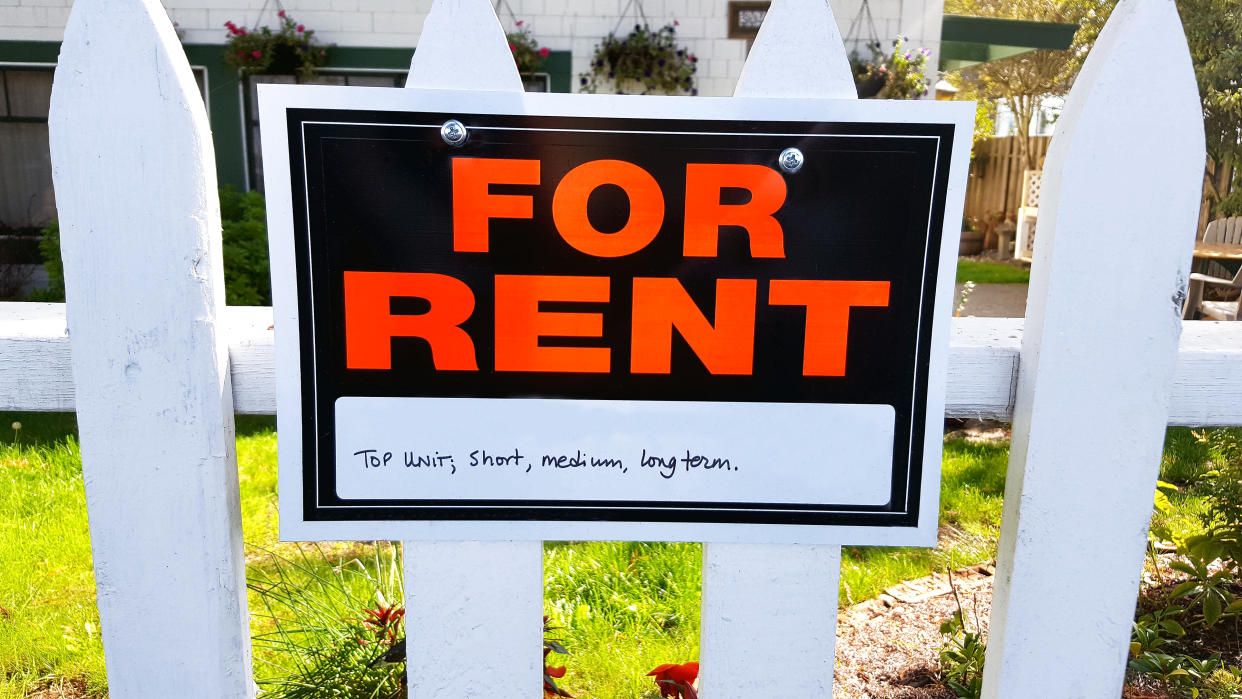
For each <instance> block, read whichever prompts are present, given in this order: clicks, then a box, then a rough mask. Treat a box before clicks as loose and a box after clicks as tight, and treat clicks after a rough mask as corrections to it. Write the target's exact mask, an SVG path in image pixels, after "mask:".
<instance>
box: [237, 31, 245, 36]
mask: <svg viewBox="0 0 1242 699" xmlns="http://www.w3.org/2000/svg"><path fill="white" fill-rule="evenodd" d="M237 33H238V34H239V35H241V36H245V35H246V30H245V29H238V30H237Z"/></svg>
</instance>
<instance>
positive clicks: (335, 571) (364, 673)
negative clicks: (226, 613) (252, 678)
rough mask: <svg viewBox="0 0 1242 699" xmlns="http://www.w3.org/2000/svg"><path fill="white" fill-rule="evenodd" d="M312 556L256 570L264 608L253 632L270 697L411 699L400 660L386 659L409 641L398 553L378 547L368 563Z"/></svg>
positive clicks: (255, 613)
mask: <svg viewBox="0 0 1242 699" xmlns="http://www.w3.org/2000/svg"><path fill="white" fill-rule="evenodd" d="M310 551H311V552H310V553H309V554H308V553H307V549H305V548H298V549H297V551H296V553H294V554H292V555H288V556H286V555H281V554H278V553H276V552H274V551H268V552H267V553H266V558H267V560H266V561H265V563H266V565H265V566H264V567H263V569H261V570H259V569H256V568H254V567H252V568H251V570H250V572H249V583H248V586H249V588H250V590H251V591H252V592H254V593H255V595H257V597H258V599H259V600H260V602H261V607H260V608H259V609H252V610H251V626H252V628H254V627H258V630H257V631H255V632H253V633H252V640H253V643H254V650H255V660H256V663H261V664H263V665H264V666H265V667H263V668H256V669H257V670H258V672H256V675H257V682H258V684H259V686H260V688H262V690H263V696H264V697H270V698H271V699H317V698H319V697H350V698H354V697H357V698H359V699H362V698H365V699H387V698H390V697H392V698H395V697H404V696H405V691H404V686H403V685H404V682H403V679H404V674H405V672H404V669H403V668H402V667H401V665H402V663H401V659H400V658H399V657H398V658H393V659H390V660H389V661H387V662H385V660H384V656H385V655H386V654H388V652H389V651H390V650H391V649H392V648H393V646H394V645H395V644H396V643H397V641H398V640H400V639H401V638H404V635H405V632H404V619H403V617H404V609H403V608H402V606H401V605H402V604H403V600H404V599H405V597H404V592H403V591H402V579H403V575H404V573H403V572H402V571H403V568H402V566H401V553H400V549H399V547H398V546H397V545H395V544H390V543H389V544H377V545H376V546H375V547H373V548H371V549H370V560H369V561H368V562H367V564H364V563H363V562H362V561H361V560H360V559H359V558H356V557H355V558H352V559H349V560H345V559H343V558H342V557H338V556H334V555H333V554H332V553H330V552H328V551H326V550H324V549H323V548H321V547H319V546H314V547H313V548H311V549H310ZM396 655H398V656H400V654H399V653H397V654H396ZM393 660H395V661H396V662H392V661H393Z"/></svg>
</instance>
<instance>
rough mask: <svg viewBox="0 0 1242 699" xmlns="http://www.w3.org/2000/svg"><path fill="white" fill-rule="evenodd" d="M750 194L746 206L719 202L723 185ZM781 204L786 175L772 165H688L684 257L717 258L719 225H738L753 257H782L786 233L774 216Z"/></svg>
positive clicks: (783, 197)
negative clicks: (743, 230) (743, 190)
mask: <svg viewBox="0 0 1242 699" xmlns="http://www.w3.org/2000/svg"><path fill="white" fill-rule="evenodd" d="M726 187H729V188H738V189H745V190H748V191H749V192H750V201H748V202H746V203H745V204H728V205H726V204H721V203H720V192H721V190H722V189H724V188H726ZM784 203H785V178H784V177H781V175H780V173H778V172H777V171H775V170H773V169H772V168H770V167H765V166H763V165H745V164H706V163H690V164H688V165H686V229H685V235H686V239H685V243H684V247H683V250H684V252H685V255H686V257H715V256H716V250H717V245H718V243H719V239H720V227H721V226H741V227H742V228H745V229H746V232H747V233H748V234H749V236H750V256H751V257H784V256H785V234H784V231H782V230H781V224H780V222H779V221H777V220H776V218H775V217H773V214H775V213H776V212H777V211H779V210H780V208H781V206H782V205H783V204H784Z"/></svg>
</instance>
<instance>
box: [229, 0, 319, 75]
mask: <svg viewBox="0 0 1242 699" xmlns="http://www.w3.org/2000/svg"><path fill="white" fill-rule="evenodd" d="M277 16H278V17H279V18H280V29H278V30H276V31H272V29H271V28H270V27H257V28H255V29H252V30H248V29H246V28H245V27H239V26H237V24H235V23H233V22H225V23H224V26H225V28H226V29H228V30H229V34H228V41H227V42H226V43H225V45H224V61H225V62H226V63H228V64H229V65H231V66H233V67H234V68H236V69H238V70H239V71H241V72H242V73H243V74H245V75H269V74H276V75H287V74H296V75H297V76H298V77H299V78H302V79H303V80H309V79H311V78H312V77H314V75H315V70H316V69H317V68H320V67H322V66H323V65H324V64H325V63H327V61H328V50H327V48H325V47H323V46H320V45H319V44H318V42H317V41H316V39H315V31H314V30H313V29H307V28H306V25H303V24H298V23H297V22H296V21H295V20H294V19H293V17H291V16H290V15H289V13H287V12H285V11H284V10H281V11H280V12H279V13H277Z"/></svg>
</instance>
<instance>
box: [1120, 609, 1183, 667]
mask: <svg viewBox="0 0 1242 699" xmlns="http://www.w3.org/2000/svg"><path fill="white" fill-rule="evenodd" d="M1184 611H1185V610H1184V609H1182V608H1181V607H1169V608H1167V609H1161V610H1158V611H1155V612H1152V613H1150V614H1144V615H1143V616H1141V617H1139V618H1138V619H1137V620H1136V621H1135V622H1134V626H1133V628H1132V630H1131V633H1130V655H1133V656H1139V655H1142V654H1143V653H1149V652H1152V651H1156V650H1160V649H1161V648H1163V647H1164V646H1165V644H1167V643H1168V642H1169V641H1170V640H1171V639H1174V638H1181V637H1182V636H1185V635H1186V629H1184V628H1182V625H1181V624H1179V623H1178V622H1177V620H1176V619H1174V618H1173V617H1176V616H1177V615H1179V614H1181V613H1182V612H1184Z"/></svg>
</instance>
